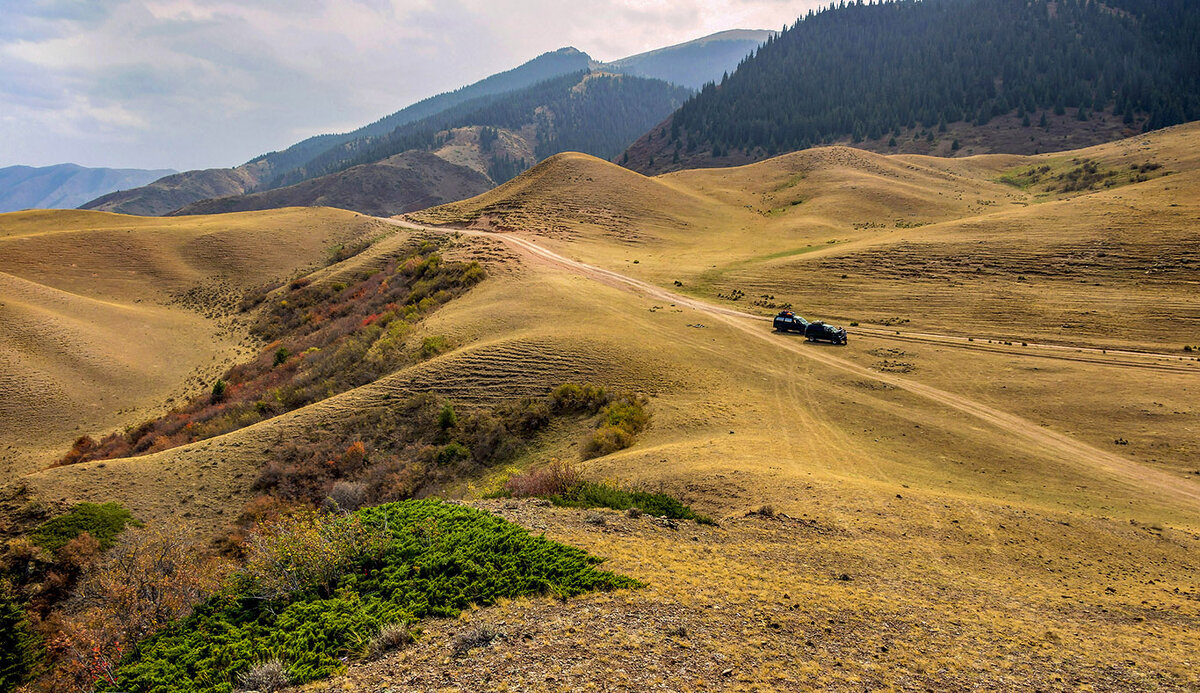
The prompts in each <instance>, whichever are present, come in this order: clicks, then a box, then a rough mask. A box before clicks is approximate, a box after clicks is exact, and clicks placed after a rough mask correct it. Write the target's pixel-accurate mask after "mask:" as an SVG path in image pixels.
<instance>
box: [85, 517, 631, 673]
mask: <svg viewBox="0 0 1200 693" xmlns="http://www.w3.org/2000/svg"><path fill="white" fill-rule="evenodd" d="M352 517H354V518H357V520H358V521H360V522H361V523H362V525H363V526H364V527H368V528H375V529H376V531H380V532H384V533H385V534H386V536H387V538H388V545H387V547H386V549H385V550H384V551H383V552H382V553H381V554H380V555H378V556H376V557H365V558H364V559H363V560H361V561H359V562H358V563H356V564H354V565H347V566H345V568H344V569H343V571H342V572H341V573H340V574H339V575H337V576H336V577H335V579H334V580H332V581H331V582H330V583H329V594H331V595H332V596H331V597H329V598H325V599H322V598H320V597H319V596H318V595H317V594H316V593H314V592H311V591H300V592H295V593H292V594H291V596H290V597H289V598H286V599H280V600H274V601H267V600H262V599H256V598H252V596H251V594H250V593H248V592H247V591H246V590H245V585H246V584H248V583H247V581H246V578H245V577H242V578H241V579H239V580H235V581H234V582H233V583H232V584H231V586H230V588H229V589H228V590H227V591H226V592H225V593H223V594H221V595H219V596H217V597H214V598H212V599H210V600H209V601H208V602H206V603H205V604H203V605H202V606H200V607H199V608H197V609H196V611H195V612H194V613H193V614H192V615H191V616H190V617H188V618H187V619H185V620H183V621H180V622H177V623H176V624H174V625H173V626H171V627H169V628H168V629H167V630H165V631H162V632H160V633H159V634H157V635H155V636H154V637H152V638H151V639H149V640H147V641H145V642H143V643H141V644H139V646H138V647H137V648H135V649H134V650H133V651H132V652H130V654H129V655H128V657H127V658H126V659H125V660H124V661H123V663H122V666H121V667H120V668H119V669H118V670H117V672H116V682H115V683H114V684H113V685H111V686H109V687H107V688H106V689H105V690H111V691H138V692H139V693H167V692H168V691H170V692H172V693H210V692H211V693H217V692H221V693H227V692H228V691H230V690H231V689H232V687H233V686H234V685H235V682H237V681H238V679H239V677H240V676H241V675H242V674H243V673H244V672H246V671H248V670H249V669H250V668H251V667H252V666H253V665H255V664H256V663H257V662H259V661H261V658H262V657H263V656H264V655H268V654H269V656H272V657H278V658H279V659H280V660H281V661H283V662H286V663H287V673H288V677H289V680H290V682H291V684H292V685H299V684H303V683H307V682H309V681H313V680H316V679H319V678H323V677H326V676H330V675H332V674H336V673H339V672H341V671H343V670H344V669H345V667H346V664H345V662H344V661H343V660H342V659H341V658H342V657H345V656H350V655H357V654H359V653H362V652H364V651H367V650H368V648H369V643H370V642H371V639H372V637H374V636H375V635H376V634H377V633H379V632H380V631H381V630H382V629H383V628H384V627H385V626H388V625H389V624H411V623H414V622H416V621H418V620H420V619H422V618H426V617H435V616H438V617H453V616H456V615H457V614H458V613H459V612H460V611H461V610H462V609H464V608H466V607H467V606H469V605H471V604H477V605H480V606H483V605H488V604H492V603H495V601H496V600H497V599H501V598H513V597H518V596H523V595H536V594H553V595H556V596H558V597H562V598H567V597H572V596H576V595H579V594H583V593H585V592H589V591H595V590H611V589H620V588H631V587H637V586H639V583H638V582H637V581H635V580H632V579H630V578H627V577H622V576H619V575H615V574H613V573H609V572H604V571H600V570H597V569H596V567H595V565H596V564H597V563H599V562H600V559H598V558H594V557H592V556H589V555H588V554H586V553H584V552H583V551H581V550H579V549H576V548H573V547H570V546H564V545H562V544H558V543H556V542H553V541H550V540H548V539H545V538H544V537H538V536H533V535H531V534H530V533H529V532H528V531H527V530H525V529H523V528H521V527H519V526H517V525H514V524H511V523H509V522H506V521H504V520H502V519H500V518H498V517H495V516H493V515H489V514H487V513H485V512H482V511H479V510H475V509H472V508H467V507H463V506H458V505H452V504H448V503H442V502H440V501H436V500H422V501H405V502H402V503H394V504H390V505H383V506H378V507H374V508H367V509H364V510H360V511H358V512H357V513H354V514H353V515H352Z"/></svg>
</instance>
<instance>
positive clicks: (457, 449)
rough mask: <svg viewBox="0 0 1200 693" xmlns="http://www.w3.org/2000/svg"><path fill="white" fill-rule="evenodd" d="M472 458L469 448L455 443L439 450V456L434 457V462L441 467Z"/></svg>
mask: <svg viewBox="0 0 1200 693" xmlns="http://www.w3.org/2000/svg"><path fill="white" fill-rule="evenodd" d="M470 456H471V451H470V450H468V449H467V446H465V445H463V444H462V443H460V442H458V441H453V442H450V443H447V444H446V445H443V446H442V447H441V448H439V449H438V451H437V454H436V455H435V456H434V461H435V462H437V463H438V464H439V465H447V464H454V463H455V462H459V461H461V460H465V459H467V458H468V457H470Z"/></svg>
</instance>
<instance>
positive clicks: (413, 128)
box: [82, 31, 772, 215]
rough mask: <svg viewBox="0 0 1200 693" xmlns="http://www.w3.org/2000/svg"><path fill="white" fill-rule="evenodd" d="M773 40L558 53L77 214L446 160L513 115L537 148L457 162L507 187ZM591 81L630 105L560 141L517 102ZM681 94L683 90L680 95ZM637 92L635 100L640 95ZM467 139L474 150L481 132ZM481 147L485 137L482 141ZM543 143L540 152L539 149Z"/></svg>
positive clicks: (149, 211) (158, 207)
mask: <svg viewBox="0 0 1200 693" xmlns="http://www.w3.org/2000/svg"><path fill="white" fill-rule="evenodd" d="M771 33H772V32H765V31H764V32H757V31H734V32H722V33H721V34H715V35H713V36H710V37H705V38H703V39H698V40H696V41H690V42H687V43H684V44H679V45H678V46H670V47H667V48H664V49H659V50H657V51H651V52H649V53H643V54H639V55H636V56H630V57H629V58H625V59H622V60H618V61H614V62H613V63H600V62H597V61H594V60H593V59H592V58H591V57H590V56H588V55H587V54H586V53H583V52H581V51H579V50H577V49H575V48H562V49H559V50H557V51H551V52H549V53H545V54H543V55H540V56H538V57H536V58H534V59H533V60H530V61H529V62H526V63H524V64H522V65H520V66H519V67H516V68H514V69H512V70H508V71H505V72H501V73H498V74H495V75H492V76H491V77H488V78H486V79H484V80H481V81H479V82H476V83H474V84H471V85H468V86H466V87H463V88H461V89H458V90H455V91H452V92H446V93H444V94H439V95H437V96H433V97H430V98H428V99H424V100H422V101H420V102H417V103H415V104H413V105H411V106H408V107H406V108H404V109H401V110H399V111H396V112H395V113H392V114H391V115H388V116H386V117H384V118H381V119H379V120H377V121H375V122H373V123H371V124H369V125H365V126H363V127H361V128H359V129H357V130H354V131H352V132H348V133H340V134H328V135H319V136H317V137H311V138H308V139H306V140H304V141H302V142H299V143H297V144H295V145H293V146H291V147H289V148H287V149H285V150H283V151H279V152H271V153H268V154H263V155H262V156H258V157H255V158H254V159H251V160H250V161H248V162H246V163H245V164H242V165H241V166H238V167H235V168H231V169H206V170H203V171H185V172H183V173H180V174H177V175H175V176H171V177H170V178H169V179H164V180H161V181H156V182H154V183H152V184H150V185H147V186H145V187H143V188H140V189H136V190H125V191H122V192H120V193H115V194H111V195H107V196H105V197H102V198H99V199H95V200H91V201H90V202H87V203H86V204H84V205H83V206H82V208H84V209H96V210H102V211H109V212H118V213H124V214H141V215H162V214H168V213H170V212H172V211H175V210H176V209H180V208H182V207H185V206H187V205H190V204H191V203H194V202H199V201H200V200H205V199H209V198H216V197H230V196H237V195H243V194H254V193H261V192H266V191H269V190H274V189H278V188H284V187H289V186H293V185H296V184H298V183H302V182H304V181H307V180H310V179H315V178H322V177H325V176H329V175H331V174H337V173H340V172H342V171H345V170H347V169H350V168H353V167H356V166H361V165H364V164H369V163H374V162H379V161H382V160H384V159H387V158H389V157H392V156H395V155H396V154H398V153H401V152H403V151H407V150H409V149H414V148H428V149H431V150H432V151H442V150H443V149H445V147H444V146H442V145H444V143H436V142H432V141H431V137H436V135H437V130H434V132H432V133H431V132H430V130H431V128H440V129H443V130H446V131H447V137H448V138H450V139H453V138H452V137H451V131H453V130H455V129H461V128H470V127H477V128H478V127H487V128H489V130H488V132H489V133H490V132H491V131H492V130H494V129H495V128H497V127H498V128H500V129H501V130H505V129H508V130H511V129H512V128H511V125H512V124H513V123H514V122H515V121H514V118H517V116H516V113H517V112H518V111H519V112H520V113H522V114H524V115H521V116H520V118H519V119H524V121H525V122H523V124H522V125H521V127H522V128H524V127H527V126H528V127H530V128H532V129H531V130H529V131H528V132H524V133H521V134H520V135H519V137H518V139H520V140H522V141H523V142H525V143H533V144H532V145H531V146H530V147H526V146H525V145H523V144H521V143H516V144H514V145H513V146H514V147H515V149H514V150H513V151H507V150H505V151H503V152H498V153H497V155H498V158H495V160H493V157H492V156H491V155H490V154H488V153H482V154H481V153H480V152H478V151H477V152H474V153H473V154H472V155H468V156H461V157H459V159H462V160H468V161H472V162H478V161H482V164H479V165H474V166H473V167H474V168H475V170H477V171H479V172H481V173H484V174H485V175H487V176H488V177H489V178H491V179H493V182H503V180H507V179H508V178H510V177H512V176H513V175H515V174H516V173H519V172H520V171H521V170H524V168H527V167H528V166H531V165H533V164H534V163H536V161H538V160H540V159H542V158H544V157H545V156H548V155H549V154H548V153H547V152H549V153H554V152H556V151H562V150H561V149H558V148H556V147H581V148H583V147H593V145H594V147H593V149H592V150H590V151H588V150H587V149H585V151H587V153H590V154H595V155H597V156H603V157H604V158H611V157H613V156H616V155H617V154H619V153H620V152H621V151H623V150H624V149H625V147H626V146H628V145H629V143H630V142H632V141H633V140H634V139H635V138H636V137H637V136H638V135H639V134H641V133H642V132H645V130H646V129H647V128H648V127H650V125H653V122H650V123H646V122H645V120H646V118H647V117H648V114H653V113H657V111H659V110H661V109H662V107H663V104H667V103H669V102H673V101H675V100H678V101H679V102H680V103H682V101H683V99H684V98H686V97H687V95H688V94H689V93H690V88H691V87H690V85H692V84H694V83H696V82H697V80H699V83H703V82H706V81H712V80H714V79H720V77H721V75H722V74H723V73H724V72H725V71H727V70H730V69H733V67H734V66H736V64H737V61H738V60H740V59H741V58H743V57H744V56H745V55H747V54H748V53H749V52H750V51H751V50H753V48H754V47H755V46H757V45H758V43H759V42H760V39H762V38H765V37H767V36H769V35H770V34H771ZM673 56H674V57H673ZM589 71H590V73H591V74H607V75H610V77H611V76H612V75H622V76H625V77H627V78H628V79H629V80H633V81H628V82H625V83H620V84H621V85H622V88H621V89H619V91H624V92H625V95H624V96H623V97H621V98H633V99H634V100H633V101H627V102H625V103H623V104H621V105H618V104H616V103H615V102H613V103H609V104H607V105H605V106H604V109H603V110H604V111H605V117H606V118H608V119H609V120H603V119H600V118H593V117H591V116H590V115H588V114H586V113H583V112H578V111H576V112H575V113H574V115H573V116H572V117H573V118H575V119H576V120H575V122H574V123H573V124H572V125H571V126H570V127H566V128H553V130H554V133H556V134H553V135H551V131H550V130H551V129H548V128H546V127H544V126H543V127H542V128H541V129H540V130H539V129H538V126H537V125H535V124H533V123H532V121H531V119H530V118H528V117H527V116H528V114H529V109H528V105H529V104H528V98H527V96H528V94H526V95H524V96H520V95H519V93H520V92H522V91H523V90H529V89H531V88H534V87H536V86H537V85H539V84H545V83H547V82H552V81H554V80H559V79H575V81H576V83H581V82H583V80H582V79H579V78H572V77H571V75H576V76H578V75H583V74H585V73H589ZM658 80H661V81H662V85H661V86H657V87H653V88H640V87H639V88H634V86H633V85H638V84H642V83H643V82H647V83H648V81H658ZM666 82H671V83H672V84H666ZM604 83H606V84H608V85H609V86H612V85H616V84H618V82H615V81H613V80H611V79H607V80H604ZM598 84H599V83H598ZM681 84H682V85H684V86H679V85H681ZM643 86H644V85H643ZM634 92H637V93H636V95H635V94H634ZM589 96H595V94H591V95H589ZM610 96H612V95H611V94H610ZM506 97H512V98H510V99H509V100H508V101H507V104H508V105H501V101H504V98H506ZM638 99H645V101H644V102H642V101H638ZM518 102H519V103H520V105H519V106H515V108H516V110H515V111H509V112H506V114H505V115H501V114H500V110H496V109H504V108H510V107H514V105H515V104H518ZM559 104H560V107H566V106H567V105H568V102H566V101H562V100H560V101H559ZM677 105H678V104H674V105H671V106H670V107H669V108H668V110H666V111H663V112H662V113H661V114H658V115H657V117H656V119H655V120H654V122H658V121H660V120H661V119H662V118H663V117H666V115H667V114H668V113H670V112H671V110H674V108H675V107H676V106H677ZM488 108H492V109H493V110H494V112H493V114H492V115H491V116H489V118H490V120H489V119H488V118H485V119H484V120H485V121H487V122H482V121H481V122H471V118H470V117H469V114H471V113H476V114H481V113H483V112H485V111H486V110H487V109H488ZM588 127H594V128H596V130H595V132H593V133H591V134H588V133H586V132H584V130H585V129H586V128H588ZM634 130H636V131H634ZM539 133H540V134H539ZM500 135H501V139H505V138H508V139H511V138H512V137H513V136H514V135H513V133H512V132H506V133H500ZM550 136H554V137H556V138H557V141H558V144H557V145H552V144H548V143H547V142H546V141H545V138H547V137H550ZM472 137H474V139H475V141H476V144H478V139H479V138H478V132H476V133H475V134H474V135H472ZM484 139H485V140H487V139H488V137H487V136H485V138H484ZM461 140H462V138H459V145H461V144H462V142H461ZM490 141H491V140H489V143H490ZM539 141H540V142H541V145H538V144H537V143H538V142H539ZM533 149H538V151H536V152H535V151H533ZM526 150H528V151H526ZM458 153H459V154H461V153H462V152H461V151H460V152H458ZM452 159H453V157H452ZM460 163H461V162H460ZM365 170H366V169H364V171H365ZM376 173H378V171H376ZM330 180H331V181H332V180H333V179H330ZM337 180H338V186H339V187H340V188H341V189H343V190H344V189H345V186H346V184H347V180H346V179H345V177H341V178H339V179H337ZM425 192H428V191H425ZM422 194H424V193H422ZM256 199H257V200H262V199H264V198H256ZM222 204H229V202H225V203H222ZM247 204H250V203H247ZM172 205H174V206H172ZM205 208H207V207H205Z"/></svg>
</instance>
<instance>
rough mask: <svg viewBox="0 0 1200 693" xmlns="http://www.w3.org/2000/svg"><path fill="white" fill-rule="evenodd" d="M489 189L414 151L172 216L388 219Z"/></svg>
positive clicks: (471, 174)
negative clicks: (350, 213)
mask: <svg viewBox="0 0 1200 693" xmlns="http://www.w3.org/2000/svg"><path fill="white" fill-rule="evenodd" d="M491 187H492V182H491V180H490V179H489V178H488V177H487V176H485V175H484V174H482V173H480V172H478V171H475V170H473V169H471V168H468V167H466V166H458V165H455V164H452V163H450V162H448V161H446V160H445V159H443V158H441V157H438V156H436V155H434V154H431V153H429V152H425V151H419V150H417V151H408V152H404V153H401V154H397V155H395V156H392V157H389V158H387V159H384V160H382V161H378V162H375V163H370V164H361V165H359V166H355V167H353V168H349V169H346V170H345V171H340V172H338V173H332V174H329V175H328V176H322V177H320V178H313V179H310V180H306V181H303V182H301V183H297V184H295V185H289V186H287V187H284V188H276V189H274V190H267V191H264V192H259V193H252V194H250V195H235V196H231V197H218V198H212V199H208V200H200V201H199V202H193V203H191V204H189V205H185V206H183V207H182V208H180V209H178V210H177V211H175V212H172V213H171V215H170V216H182V215H188V214H221V213H225V212H247V211H255V210H264V209H280V208H283V207H339V208H341V209H352V210H355V211H358V212H362V213H363V214H370V215H372V216H381V217H386V216H393V215H396V214H402V213H404V212H411V211H414V210H417V209H423V208H425V207H432V206H434V205H440V204H444V203H447V202H453V201H455V200H461V199H464V198H467V197H473V196H475V195H478V194H480V193H482V192H484V191H486V190H488V189H489V188H491Z"/></svg>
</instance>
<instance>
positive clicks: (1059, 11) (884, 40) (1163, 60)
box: [620, 0, 1200, 173]
mask: <svg viewBox="0 0 1200 693" xmlns="http://www.w3.org/2000/svg"><path fill="white" fill-rule="evenodd" d="M1198 27H1200V12H1197V11H1196V7H1195V6H1194V5H1193V4H1192V3H1186V2H1179V1H1177V0H1176V1H1171V2H1149V1H1146V0H1122V1H1120V2H1114V3H1105V4H1102V3H1090V2H1077V1H1075V0H1070V1H1069V2H1048V1H1045V0H1037V1H1035V2H1028V3H1023V4H1020V5H1014V4H1013V3H1010V2H1006V1H1005V0H962V1H960V0H935V1H926V2H913V1H911V0H898V1H895V2H881V3H871V4H863V3H844V4H842V5H838V6H837V7H834V6H832V5H831V6H830V7H829V8H828V9H822V10H820V11H816V12H813V11H810V12H809V14H808V15H807V16H805V17H804V18H802V19H800V20H798V21H797V22H796V23H795V24H794V25H793V26H791V27H790V28H788V29H787V30H786V31H784V32H783V33H781V34H779V35H778V36H775V37H773V38H772V39H771V40H769V41H768V42H767V44H766V45H764V46H763V47H762V48H760V49H759V50H758V51H756V52H755V54H754V55H753V56H751V57H749V58H747V59H746V60H745V61H744V62H743V63H742V64H741V65H740V66H739V68H738V70H737V71H736V72H734V73H732V74H730V75H729V77H728V79H725V80H722V81H721V82H720V83H719V84H712V85H709V86H706V87H705V88H704V89H703V90H702V91H701V92H700V93H699V94H697V95H696V96H694V97H693V98H692V99H690V100H689V101H688V102H687V103H686V104H684V105H683V106H682V107H681V108H680V109H679V111H677V112H676V113H674V114H673V115H672V116H671V117H670V118H669V119H667V120H666V121H664V122H663V123H661V124H659V125H658V126H656V127H654V128H653V129H651V130H650V131H649V132H648V133H646V134H645V135H644V136H643V137H642V138H641V139H640V140H639V141H638V142H637V143H635V144H634V145H632V146H631V147H630V149H629V150H628V151H627V152H626V154H624V155H622V157H621V159H620V161H621V163H622V164H625V165H628V166H629V167H631V168H633V169H634V170H637V171H641V172H643V173H661V172H663V171H671V170H679V169H683V168H696V167H700V166H729V165H738V164H744V163H749V162H751V161H758V160H761V159H764V158H767V157H771V156H776V155H778V154H781V153H784V152H789V151H795V150H799V149H805V148H808V147H814V146H821V145H828V144H834V143H844V144H853V145H854V146H856V147H859V148H865V149H870V150H872V151H877V152H885V153H898V152H903V153H918V154H936V155H939V156H963V155H969V154H982V153H990V152H1005V153H1014V154H1036V153H1041V152H1050V151H1062V150H1067V149H1078V148H1081V147H1085V146H1089V145H1093V144H1098V143H1101V142H1106V141H1112V140H1117V139H1121V138H1123V137H1127V136H1129V135H1131V134H1134V133H1136V132H1140V131H1145V130H1151V129H1156V128H1161V127H1165V126H1168V125H1174V124H1178V123H1183V122H1186V121H1190V120H1195V119H1197V118H1200V82H1198V81H1197V78H1196V75H1197V74H1200V70H1198V67H1200V66H1198V64H1197V52H1196V50H1195V45H1194V43H1195V42H1194V37H1195V35H1196V32H1197V28H1198Z"/></svg>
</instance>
